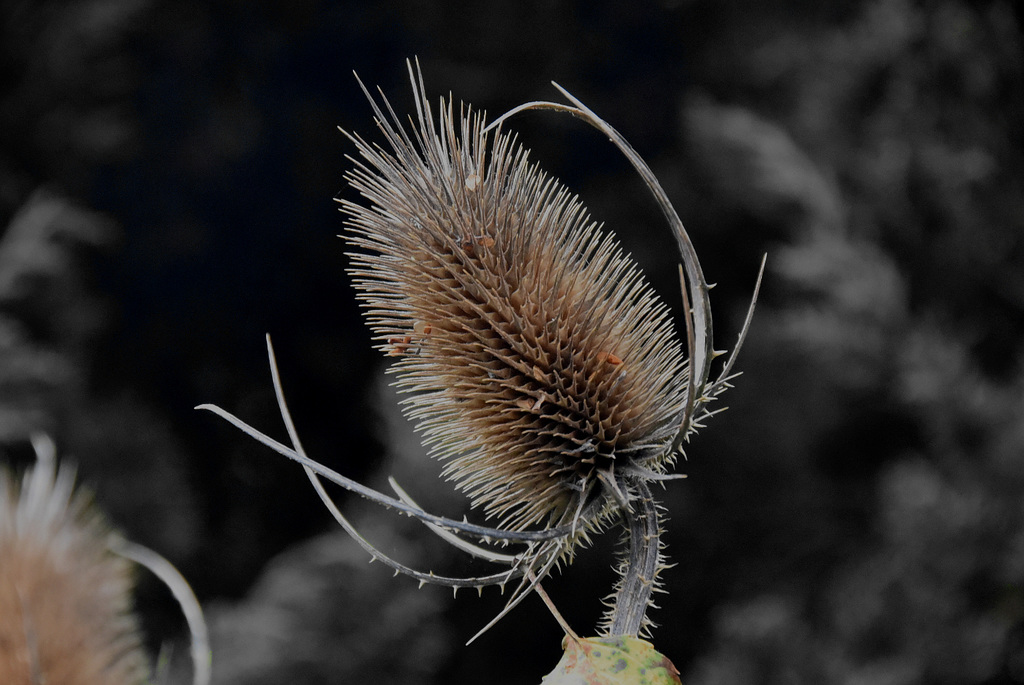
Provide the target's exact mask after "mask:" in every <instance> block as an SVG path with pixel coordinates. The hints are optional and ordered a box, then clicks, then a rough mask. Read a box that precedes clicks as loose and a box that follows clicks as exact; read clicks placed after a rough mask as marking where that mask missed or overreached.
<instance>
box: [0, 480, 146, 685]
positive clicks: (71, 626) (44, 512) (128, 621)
mask: <svg viewBox="0 0 1024 685" xmlns="http://www.w3.org/2000/svg"><path fill="white" fill-rule="evenodd" d="M54 469H55V466H54V464H53V463H52V462H50V463H46V462H41V463H40V464H39V465H38V466H36V467H35V468H34V469H32V470H31V471H29V472H28V473H27V474H26V475H25V478H24V481H23V484H22V486H21V488H20V489H19V488H17V487H16V486H15V485H14V483H13V482H12V481H11V480H10V478H9V477H8V475H7V473H6V471H4V470H3V469H0V683H5V684H6V683H11V684H12V685H13V684H15V683H48V684H49V685H129V684H133V685H138V684H139V683H143V682H146V679H147V667H146V659H145V656H144V654H143V651H142V646H141V640H140V637H139V633H138V628H137V625H136V621H135V618H134V616H133V615H132V613H131V611H130V610H131V588H132V581H131V573H130V568H129V564H128V562H127V561H125V560H124V559H122V558H120V557H117V556H115V555H114V554H113V553H111V552H110V551H109V550H108V546H107V542H108V539H109V536H110V535H111V533H110V530H109V529H108V528H107V526H106V524H105V523H104V521H103V520H102V518H101V517H100V516H99V514H98V513H97V512H96V511H95V510H94V509H93V508H92V507H91V506H90V503H89V501H88V499H87V498H86V497H85V496H84V495H82V494H81V493H75V492H73V491H72V482H73V480H74V474H73V473H72V472H71V471H70V470H68V469H63V468H62V469H61V470H60V471H59V472H55V470H54ZM19 490H20V491H19Z"/></svg>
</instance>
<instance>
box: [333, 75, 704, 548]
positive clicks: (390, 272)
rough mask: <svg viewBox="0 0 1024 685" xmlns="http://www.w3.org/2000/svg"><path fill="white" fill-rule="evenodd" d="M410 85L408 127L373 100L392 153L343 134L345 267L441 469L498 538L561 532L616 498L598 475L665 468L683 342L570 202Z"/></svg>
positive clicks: (480, 123) (606, 240) (681, 396)
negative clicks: (590, 507) (347, 189)
mask: <svg viewBox="0 0 1024 685" xmlns="http://www.w3.org/2000/svg"><path fill="white" fill-rule="evenodd" d="M412 80H413V90H414V97H415V100H416V109H417V118H416V120H415V121H414V122H412V128H411V130H407V128H406V127H405V126H403V125H402V123H401V121H400V120H399V118H398V117H397V116H396V115H395V114H394V112H393V111H392V110H391V107H390V105H389V104H388V103H387V100H386V99H385V100H384V107H385V109H386V110H387V112H388V114H387V115H385V113H384V112H383V111H382V110H381V109H380V107H379V106H378V105H377V104H376V103H374V105H373V106H374V110H375V112H376V115H377V123H378V126H379V128H380V130H381V131H382V132H383V134H384V136H385V138H386V142H387V146H386V147H380V146H376V145H370V144H368V143H367V142H365V141H364V140H363V139H362V138H360V137H358V136H351V137H352V139H353V141H354V142H355V143H356V145H357V146H358V150H359V153H360V155H361V157H362V159H361V160H358V161H356V164H357V168H356V169H355V171H353V172H351V173H350V175H349V177H348V180H349V182H350V183H351V185H352V186H353V187H354V188H355V189H357V190H358V191H359V192H360V193H361V194H362V195H363V197H364V198H366V199H367V200H368V201H369V203H370V205H369V206H363V205H361V204H356V203H353V202H348V201H343V205H344V210H345V211H346V212H347V213H348V214H349V217H350V218H349V220H348V227H349V233H348V235H347V238H348V240H349V241H350V243H351V244H353V245H354V246H356V247H357V248H358V249H359V251H358V252H356V253H355V254H353V255H352V259H353V264H352V267H351V269H350V271H351V273H352V274H353V277H354V280H355V284H356V288H357V289H358V290H359V291H360V294H359V297H360V299H361V301H362V305H363V306H364V307H365V308H366V310H367V311H366V314H367V317H368V323H369V326H370V328H371V329H372V331H373V333H374V336H375V339H376V340H377V341H378V343H379V347H380V348H381V349H382V350H384V351H385V352H386V353H387V354H389V355H394V356H395V358H396V363H395V364H394V365H393V369H392V370H393V371H394V372H396V373H397V375H398V380H397V384H398V385H399V386H400V387H401V388H402V389H403V390H405V391H407V392H409V393H410V397H409V398H407V399H406V400H405V405H406V411H407V414H408V415H409V416H410V417H411V418H412V419H413V420H414V421H415V422H416V424H417V426H418V428H419V430H420V431H422V433H423V434H424V437H425V442H426V444H427V445H429V447H430V448H431V452H432V454H433V455H435V456H437V457H439V458H440V459H442V460H444V462H445V464H446V466H445V469H446V474H447V475H448V476H449V477H450V478H451V479H453V480H454V481H455V482H456V483H457V484H458V486H459V487H460V488H462V489H464V490H465V491H466V492H467V493H468V494H469V495H470V497H471V499H472V503H473V505H474V506H482V507H483V509H484V511H485V513H486V514H487V515H488V516H495V517H498V518H499V519H500V521H501V524H500V525H501V527H504V528H509V529H512V530H521V529H524V528H526V527H528V526H531V525H534V524H551V523H555V522H562V523H564V522H565V521H567V520H569V519H571V517H572V516H573V515H574V514H576V513H577V512H578V510H579V508H580V507H582V506H583V504H584V502H591V501H594V500H595V499H597V498H599V497H600V498H609V499H610V498H611V497H612V495H613V494H614V493H612V492H610V491H609V490H608V488H612V489H614V488H615V486H614V478H608V477H607V476H608V475H609V474H614V472H615V471H617V470H621V469H623V468H625V467H628V466H630V465H639V466H642V467H645V468H647V469H649V470H652V471H655V472H663V471H664V469H665V467H666V466H667V465H668V464H669V462H670V461H671V459H672V454H673V453H672V447H673V440H674V438H675V437H676V435H677V433H678V430H679V426H680V419H681V416H682V413H683V410H684V405H685V403H686V387H687V373H688V370H687V365H686V362H685V361H684V356H685V355H684V353H683V349H682V346H681V344H680V342H679V340H678V338H677V337H676V335H675V332H674V330H673V326H672V323H671V320H670V318H669V313H668V310H667V308H666V307H665V305H664V304H663V303H662V302H661V301H660V300H659V299H658V298H657V296H656V295H655V293H654V292H653V290H652V289H651V288H650V287H649V286H648V284H647V283H646V281H645V280H644V278H643V276H642V274H641V272H640V270H639V269H638V268H637V266H636V265H635V263H634V262H633V261H632V260H631V259H630V258H629V257H628V256H627V255H626V254H624V253H623V252H622V250H621V249H620V248H619V246H618V245H617V243H616V241H615V239H614V238H613V237H612V236H611V235H610V234H609V233H607V232H606V231H603V230H602V229H601V228H600V227H599V226H597V225H596V224H595V223H593V222H592V221H591V220H590V218H589V217H588V215H587V213H586V211H585V209H584V207H583V205H582V204H581V203H580V201H579V200H578V199H577V198H576V197H575V196H572V195H570V193H569V192H568V191H567V190H566V189H565V188H564V187H563V186H562V185H561V184H560V183H558V182H557V181H556V180H554V179H552V178H550V177H549V176H547V175H545V173H544V172H542V171H541V170H540V169H538V167H537V166H536V165H534V164H531V163H529V162H528V160H527V154H528V153H527V151H526V150H525V149H524V148H522V147H521V146H520V145H518V144H517V143H516V141H515V140H514V138H512V137H511V136H509V135H507V134H504V133H502V132H501V131H500V129H499V130H498V131H497V132H487V131H485V130H484V128H485V124H484V117H483V116H481V115H480V114H479V113H475V112H471V111H468V110H465V109H463V108H462V107H460V108H459V111H458V113H457V114H456V113H455V112H454V111H453V107H452V103H451V100H448V101H445V100H443V99H442V100H441V102H440V107H439V110H438V115H437V118H436V119H435V117H434V113H433V112H432V109H431V107H430V104H429V103H428V101H427V100H426V98H425V97H424V94H423V84H422V79H421V78H417V77H416V76H413V79H412ZM371 102H373V99H372V98H371ZM599 474H603V475H604V477H600V476H599Z"/></svg>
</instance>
